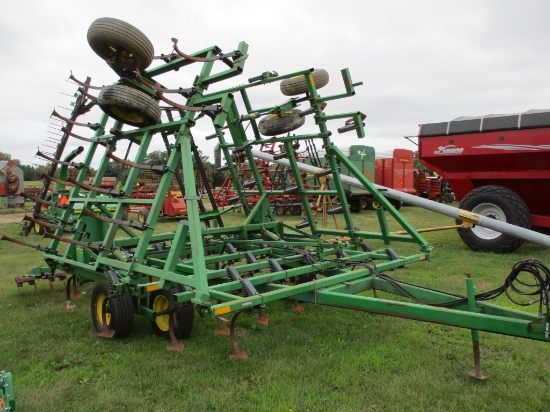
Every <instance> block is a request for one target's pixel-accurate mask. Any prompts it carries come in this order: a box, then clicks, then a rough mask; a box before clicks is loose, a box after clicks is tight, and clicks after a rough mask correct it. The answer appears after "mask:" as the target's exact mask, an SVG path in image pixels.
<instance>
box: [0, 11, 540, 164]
mask: <svg viewBox="0 0 550 412" xmlns="http://www.w3.org/2000/svg"><path fill="white" fill-rule="evenodd" d="M98 17H115V18H118V19H121V20H125V21H127V22H129V23H131V24H133V25H134V26H136V27H137V28H139V29H140V30H141V31H143V32H144V33H145V34H146V35H147V36H148V37H149V38H150V40H151V41H152V43H153V45H154V47H155V54H160V53H170V52H171V41H170V39H171V38H172V37H176V38H178V39H179V47H180V49H182V50H183V51H184V52H186V53H192V52H195V51H198V50H201V49H203V48H206V47H209V46H212V45H217V46H219V47H220V48H221V49H222V50H223V51H224V52H230V51H233V50H235V49H236V48H237V45H238V43H239V42H240V41H242V40H244V41H246V42H247V43H248V44H249V45H250V48H249V58H248V60H247V63H246V66H245V71H244V74H243V75H242V76H239V77H237V78H234V79H231V80H230V81H228V82H226V85H237V84H242V83H246V81H247V79H248V78H249V77H253V76H255V75H259V74H261V73H262V72H264V71H271V70H276V71H278V72H279V73H280V74H284V73H289V72H293V71H297V70H303V69H307V68H312V67H314V68H318V69H321V68H322V69H326V70H327V71H328V72H329V74H330V83H329V85H327V86H326V87H325V88H324V89H321V90H320V93H321V94H322V95H329V94H336V93H341V92H343V90H344V86H343V84H342V80H341V76H340V70H341V69H343V68H349V69H350V72H351V75H352V78H353V80H354V82H359V81H362V82H363V86H361V87H358V88H357V95H356V96H354V97H352V98H348V99H344V100H341V101H337V102H330V103H329V105H328V107H327V109H326V113H328V114H333V113H340V112H348V111H361V112H363V113H365V114H366V115H367V116H368V117H367V119H366V120H365V130H366V134H367V137H366V138H365V139H362V140H360V141H359V140H357V138H356V137H355V134H354V133H346V134H343V135H338V134H337V133H336V129H337V128H338V127H340V126H341V125H342V124H341V123H340V122H337V121H335V122H331V123H330V129H331V130H333V131H334V132H335V135H334V141H335V142H336V143H337V144H338V145H339V146H342V147H345V146H349V145H350V144H366V145H370V146H374V147H375V149H376V151H377V155H378V156H380V155H388V154H389V153H391V151H392V150H393V149H394V148H407V149H411V150H414V149H415V146H414V145H412V144H411V143H409V142H408V141H407V140H405V139H404V137H403V136H405V135H415V134H416V133H417V132H418V125H419V124H421V123H431V122H440V121H448V120H451V119H454V118H456V117H459V116H479V115H485V114H491V113H513V112H523V111H526V110H529V109H549V108H550V103H549V102H548V98H549V96H550V78H549V75H548V73H549V69H550V44H549V42H548V39H549V38H550V25H549V24H548V18H549V17H550V2H549V1H529V0H526V1H522V2H519V1H505V0H502V1H480V0H477V1H466V0H461V1H364V0H362V1H360V0H356V1H346V0H339V1H326V0H315V1H298V0H295V1H292V2H290V1H279V2H264V1H259V0H256V1H249V0H233V1H217V0H210V1H202V2H200V1H185V0H178V1H156V2H150V1H149V2H146V1H142V0H133V1H121V0H117V1H112V0H111V1H104V0H94V1H87V2H80V1H76V0H71V1H68V0H57V1H55V0H54V1H46V0H44V1H38V0H34V1H28V0H18V1H12V2H6V3H5V4H3V10H2V13H1V14H0V47H1V49H2V69H1V70H2V72H1V74H2V76H1V81H2V94H3V96H2V97H3V98H2V99H1V102H0V104H1V105H2V110H0V117H1V125H2V126H1V127H2V128H1V130H2V131H1V133H2V142H3V143H2V144H0V151H1V152H8V153H11V154H12V157H13V158H16V159H20V160H21V162H22V163H23V164H34V163H39V164H43V162H41V161H40V160H39V159H37V158H35V157H34V154H35V153H36V150H37V148H38V147H40V148H44V150H46V151H48V150H49V151H53V149H48V148H47V147H46V146H45V144H51V143H48V142H47V141H46V137H48V136H51V135H50V134H48V133H47V131H48V130H51V129H50V128H49V127H48V126H49V125H50V122H51V120H50V113H51V112H52V109H53V108H54V107H70V106H69V104H70V102H71V100H72V99H71V98H70V97H68V96H66V95H64V94H61V92H62V93H67V94H73V93H74V92H75V91H76V86H75V85H74V84H71V83H69V82H67V79H68V77H69V74H70V71H71V70H72V71H73V73H74V74H75V76H76V77H77V78H80V79H82V80H84V79H85V78H86V76H90V77H91V78H92V84H93V85H98V86H101V85H105V84H110V83H113V82H115V81H116V80H117V77H116V75H115V73H114V72H112V70H111V69H110V68H109V67H108V66H107V65H106V64H105V62H103V61H102V60H101V59H100V58H99V57H98V56H97V55H95V53H94V52H93V51H92V50H91V49H90V47H89V46H88V43H87V40H86V32H87V29H88V27H89V25H90V24H91V22H92V21H94V20H95V19H96V18H98ZM153 64H155V63H153ZM193 67H194V66H193V65H192V66H189V67H188V68H185V69H182V70H181V71H180V72H178V73H177V74H176V75H174V76H170V77H168V78H167V79H166V83H165V82H164V81H163V83H165V85H166V86H168V87H170V88H177V87H189V86H190V85H191V83H190V82H191V81H192V79H193V77H194V75H195V74H196V70H197V69H196V68H193ZM159 80H163V79H159ZM273 86H274V87H271V86H262V87H261V88H259V89H261V90H259V91H258V92H256V93H255V94H253V95H252V98H253V99H255V100H253V101H252V104H253V106H255V107H265V106H266V105H275V104H278V103H283V102H284V101H285V99H286V98H285V97H284V96H283V95H282V94H281V93H280V92H279V90H278V87H276V86H275V85H273ZM96 94H97V92H96ZM303 109H305V108H303ZM98 110H99V109H97V111H98ZM59 111H60V112H61V113H63V114H66V115H68V114H69V112H68V111H66V110H63V109H59ZM96 115H97V114H96ZM84 120H85V121H88V119H84ZM312 124H313V122H312V119H308V123H306V126H304V127H305V128H306V129H307V128H311V127H313V126H312ZM212 131H213V129H212V128H211V126H210V127H208V125H207V124H206V123H205V124H204V125H202V124H201V126H199V127H197V130H196V131H195V132H194V134H195V138H196V141H197V144H198V145H199V148H201V150H202V151H203V153H204V154H205V155H208V156H210V160H213V157H212V153H211V152H212V145H213V143H212V141H209V142H205V141H204V139H203V138H204V136H205V135H207V134H210V133H212ZM78 133H80V134H82V135H86V136H90V135H91V131H89V130H78ZM77 143H78V142H75V144H77ZM161 148H162V145H161V144H160V143H159V144H158V149H159V150H160V149H161Z"/></svg>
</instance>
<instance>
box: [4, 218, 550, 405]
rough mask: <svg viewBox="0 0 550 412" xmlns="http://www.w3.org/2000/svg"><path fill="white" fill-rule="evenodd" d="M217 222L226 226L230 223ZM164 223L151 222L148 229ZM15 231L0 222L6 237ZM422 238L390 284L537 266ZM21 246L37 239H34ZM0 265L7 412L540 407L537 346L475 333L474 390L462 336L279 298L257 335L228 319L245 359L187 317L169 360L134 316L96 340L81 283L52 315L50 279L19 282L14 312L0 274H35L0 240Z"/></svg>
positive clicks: (450, 285) (243, 322) (531, 250)
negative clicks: (121, 335)
mask: <svg viewBox="0 0 550 412" xmlns="http://www.w3.org/2000/svg"><path fill="white" fill-rule="evenodd" d="M402 212H403V213H404V215H405V216H406V217H407V218H408V219H409V220H410V221H411V223H412V224H413V225H414V226H415V227H417V228H420V227H432V226H444V225H450V224H453V222H452V219H450V218H448V217H445V216H441V215H436V214H433V213H431V212H428V211H425V210H422V209H419V208H414V207H406V208H403V209H402ZM226 216H227V218H226V219H225V221H226V224H231V222H234V223H236V222H237V221H238V220H239V219H240V218H241V217H242V215H239V214H238V213H232V212H230V213H229V214H227V215H226ZM354 217H356V218H357V221H356V223H357V225H358V226H359V227H361V228H362V229H367V228H373V224H374V223H373V222H374V219H373V213H372V212H370V213H369V212H363V213H361V214H360V215H355V216H354ZM285 219H286V220H287V221H289V222H296V221H299V220H300V218H299V217H298V218H296V217H285ZM177 221H178V220H177V219H176V220H172V221H170V220H164V221H163V223H162V225H159V226H162V227H160V229H161V230H170V228H171V227H173V226H174V225H175V224H176V222H177ZM19 230H20V228H19V226H18V225H16V224H10V225H0V233H2V234H6V235H8V236H14V237H16V236H17V234H18V232H19ZM425 237H426V239H427V240H428V241H429V242H430V244H432V245H433V246H434V251H433V253H432V256H431V259H430V261H429V262H423V263H417V264H414V265H410V267H407V268H405V269H402V270H397V271H394V272H392V273H391V274H392V276H395V277H398V278H400V279H403V280H406V281H407V282H411V283H416V284H420V285H425V286H429V287H432V288H438V289H443V290H446V291H452V292H457V293H462V294H464V293H465V277H466V274H467V273H471V275H472V276H473V277H474V280H475V282H476V285H477V288H478V291H485V290H489V289H492V288H494V287H496V286H499V285H500V284H501V283H502V282H503V280H504V278H505V277H506V275H507V274H508V273H509V271H510V269H511V267H512V265H513V264H514V263H515V262H516V261H518V260H521V259H525V258H529V257H534V258H538V259H541V260H542V261H544V262H545V263H546V264H547V265H549V264H550V251H549V250H548V249H547V248H544V247H542V246H538V245H534V244H525V245H523V246H522V247H521V248H520V249H519V250H518V252H517V253H513V254H509V255H494V254H480V253H474V252H472V251H470V250H469V249H467V248H466V247H465V246H464V244H463V243H462V242H461V241H460V239H459V238H458V235H457V234H456V231H454V230H452V231H443V232H433V233H427V234H425ZM27 240H28V241H30V242H39V240H38V237H36V236H35V235H31V236H30V237H29V238H28V239H27ZM40 243H42V244H47V242H46V241H44V240H43V241H40ZM395 249H396V250H397V251H399V252H400V253H401V248H400V247H399V245H395ZM412 249H413V250H414V248H412ZM406 253H408V252H406ZM0 259H1V260H0V262H1V265H2V267H3V268H4V270H3V274H2V276H0V309H1V311H2V315H3V316H2V322H1V323H0V330H1V336H2V337H1V339H0V369H3V370H8V371H11V372H12V373H13V375H14V380H15V391H16V397H17V407H18V410H19V411H110V410H117V411H138V410H139V411H290V410H292V411H294V412H298V411H388V410H389V411H394V410H396V411H400V410H418V411H439V410H449V411H454V410H460V411H478V410H486V411H493V410H494V411H497V410H498V411H519V410H521V411H543V410H547V409H548V404H549V402H550V393H549V391H548V385H549V384H550V345H548V344H546V343H543V342H535V341H529V340H525V339H519V338H512V337H508V336H500V335H493V334H487V333H481V351H482V367H483V372H484V373H485V374H486V375H488V376H489V380H487V381H485V382H479V381H475V380H472V379H471V378H470V377H469V376H468V375H467V372H468V371H469V370H471V369H472V364H473V362H472V355H471V339H470V332H469V331H468V330H462V329H457V328H452V327H448V326H441V325H433V324H428V323H421V322H416V321H411V320H406V319H398V318H390V317H385V316H381V315H374V314H368V313H361V312H353V311H349V310H344V309H337V308H330V307H321V306H320V307H314V306H313V305H309V304H306V305H304V308H305V310H306V313H305V314H304V315H298V314H296V313H294V312H292V311H291V309H292V304H291V302H289V301H279V302H274V303H272V304H270V305H269V307H268V308H267V311H266V313H267V315H268V317H269V326H268V327H264V326H261V325H259V324H257V323H255V322H254V320H253V316H251V315H241V316H240V317H239V321H238V329H237V332H238V338H239V344H240V346H241V348H242V349H243V350H246V351H247V353H248V359H245V360H231V359H229V358H228V356H229V355H230V354H231V353H232V348H231V344H230V341H229V338H228V337H227V336H218V335H215V334H214V333H213V330H214V326H215V325H214V323H213V322H211V321H206V320H204V319H201V318H198V317H197V319H196V321H195V328H194V330H193V333H192V336H191V338H190V339H189V340H186V341H185V342H184V344H185V350H184V351H183V352H169V351H166V350H165V347H166V346H168V344H169V342H168V341H166V340H164V339H161V338H159V337H157V336H156V335H155V334H154V333H153V331H152V328H151V326H150V324H149V322H148V321H146V320H145V319H143V318H141V317H137V318H136V322H135V325H134V329H133V333H132V335H131V336H130V337H129V338H127V339H124V340H107V339H101V338H98V337H97V336H96V332H95V329H94V328H93V325H92V322H91V318H90V309H89V295H90V293H91V289H92V285H85V286H84V288H83V289H84V291H86V292H87V294H86V295H85V296H84V297H83V298H81V299H79V300H76V301H75V303H76V305H77V306H76V309H75V310H74V311H66V310H64V306H65V294H64V290H63V284H62V283H61V282H55V284H54V285H53V286H54V287H53V292H52V291H50V287H49V285H48V284H47V283H46V282H42V283H39V282H38V283H39V284H38V285H37V288H38V290H39V293H38V295H35V293H34V289H33V287H32V286H29V285H25V286H24V287H23V288H22V289H21V293H22V302H21V303H20V301H19V297H18V292H17V288H16V285H15V283H14V281H13V279H14V277H15V276H17V275H22V274H25V273H26V272H27V271H28V270H29V269H31V268H33V267H35V266H39V265H42V264H43V261H42V258H41V253H40V252H37V251H35V250H32V249H29V248H24V247H20V246H16V245H13V244H10V243H7V242H1V243H0ZM501 303H502V304H505V301H502V302H501ZM511 306H513V305H511Z"/></svg>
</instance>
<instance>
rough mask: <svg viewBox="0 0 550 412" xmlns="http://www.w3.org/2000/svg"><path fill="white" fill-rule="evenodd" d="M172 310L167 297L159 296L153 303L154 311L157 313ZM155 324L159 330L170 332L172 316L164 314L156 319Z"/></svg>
mask: <svg viewBox="0 0 550 412" xmlns="http://www.w3.org/2000/svg"><path fill="white" fill-rule="evenodd" d="M169 308H170V302H169V301H168V299H167V298H166V296H163V295H158V296H157V297H155V300H154V301H153V310H154V311H155V312H164V311H167V310H168V309H169ZM155 323H156V324H157V326H158V328H159V329H160V330H161V331H163V332H168V330H169V329H170V315H168V314H164V315H160V316H156V317H155Z"/></svg>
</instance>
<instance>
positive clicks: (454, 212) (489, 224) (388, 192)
mask: <svg viewBox="0 0 550 412" xmlns="http://www.w3.org/2000/svg"><path fill="white" fill-rule="evenodd" d="M252 155H253V156H254V157H256V158H258V159H261V160H265V161H268V162H272V163H278V164H281V165H283V166H290V162H289V161H288V160H287V159H277V160H275V159H273V156H272V155H270V154H267V153H264V152H259V151H257V150H252ZM297 166H298V169H300V170H302V171H304V172H307V173H312V174H316V173H319V172H320V171H322V170H323V169H321V168H318V167H315V166H311V165H307V164H305V163H299V162H298V164H297ZM340 178H341V179H342V182H344V183H345V184H348V185H350V186H353V187H357V188H359V189H365V186H364V185H363V184H362V183H361V182H360V181H359V179H356V178H354V177H350V176H346V175H342V174H341V175H340ZM374 186H375V187H376V188H377V189H382V190H383V191H384V196H386V197H389V198H391V199H395V200H399V201H401V202H403V203H409V204H411V205H414V206H420V207H422V208H424V209H428V210H431V211H433V212H436V213H441V214H443V215H446V216H450V217H452V218H455V219H461V220H463V218H464V215H466V216H468V217H472V218H473V219H474V220H478V222H477V223H476V224H477V225H478V226H481V227H485V228H487V229H491V230H494V231H496V232H500V233H505V234H507V235H510V236H514V237H517V238H519V239H524V240H528V241H530V242H533V243H538V244H539V245H543V246H547V247H550V236H547V235H543V234H542V233H538V232H535V231H533V230H529V229H525V228H523V227H519V226H515V225H511V224H510V223H506V222H501V221H500V220H495V219H491V218H489V217H486V216H482V215H478V214H477V213H472V212H469V211H466V210H461V209H458V208H456V207H452V206H448V205H444V204H441V203H438V202H434V201H432V200H428V199H424V198H422V197H418V196H415V195H410V194H408V193H403V192H400V191H399V190H395V189H390V188H389V187H384V186H380V185H377V184H374ZM460 215H462V216H460Z"/></svg>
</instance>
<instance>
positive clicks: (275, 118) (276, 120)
mask: <svg viewBox="0 0 550 412" xmlns="http://www.w3.org/2000/svg"><path fill="white" fill-rule="evenodd" d="M300 113H302V111H301V110H299V109H294V110H292V111H290V112H286V113H283V114H282V115H280V116H279V115H277V114H273V115H271V116H267V117H264V118H263V119H262V120H260V122H259V123H258V129H259V130H260V133H261V134H262V135H264V136H277V135H280V134H283V133H288V132H291V131H293V130H296V129H298V128H299V127H301V126H303V124H304V123H305V122H306V118H305V117H300Z"/></svg>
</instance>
